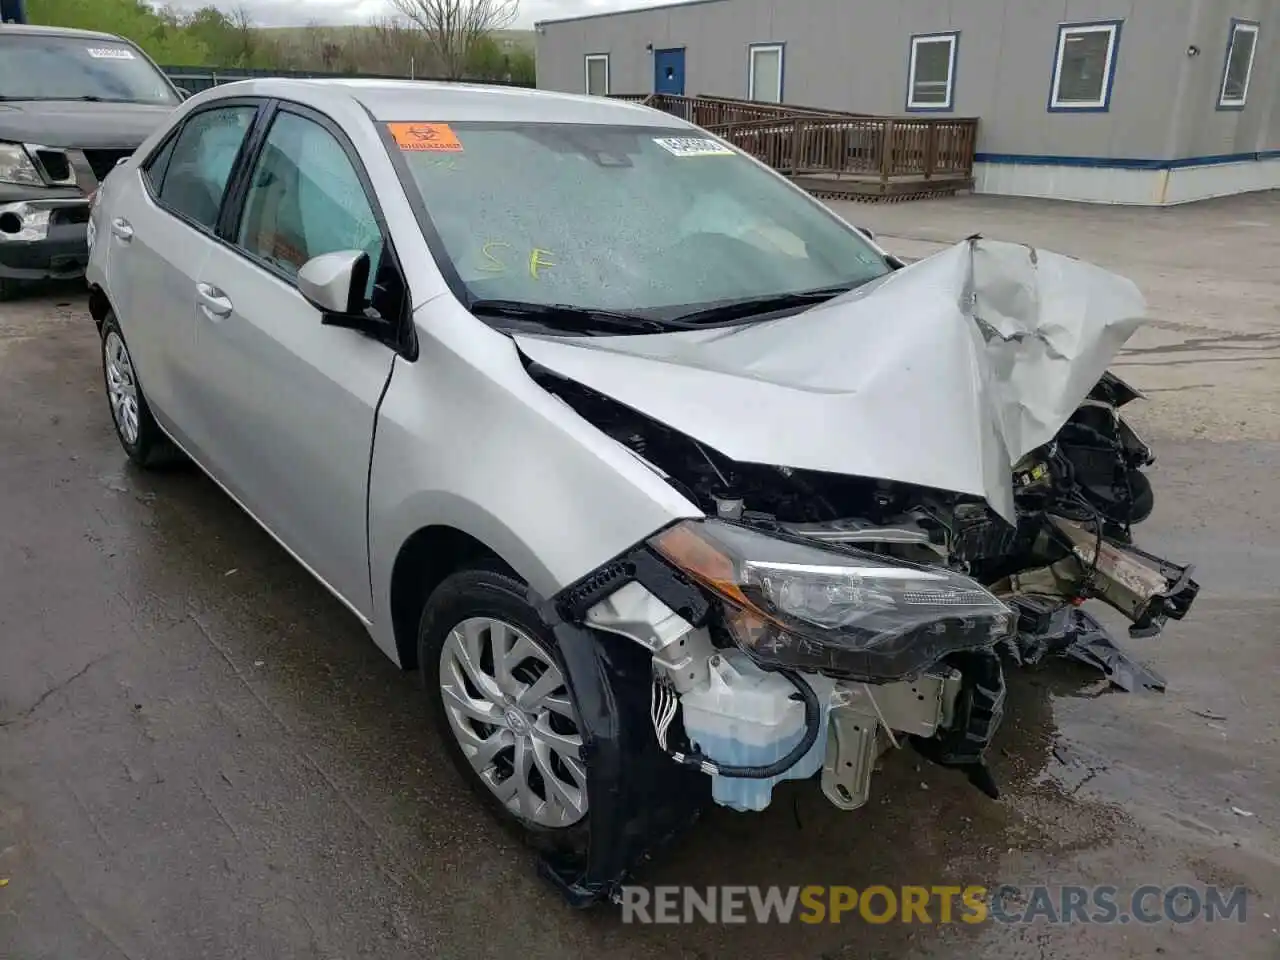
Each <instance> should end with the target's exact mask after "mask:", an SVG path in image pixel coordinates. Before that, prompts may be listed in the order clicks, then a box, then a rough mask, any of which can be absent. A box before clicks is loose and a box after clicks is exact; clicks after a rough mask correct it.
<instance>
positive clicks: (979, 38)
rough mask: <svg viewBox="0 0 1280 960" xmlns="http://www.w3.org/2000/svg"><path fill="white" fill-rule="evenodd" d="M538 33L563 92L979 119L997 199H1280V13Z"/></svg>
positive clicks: (1154, 10) (771, 9) (993, 16)
mask: <svg viewBox="0 0 1280 960" xmlns="http://www.w3.org/2000/svg"><path fill="white" fill-rule="evenodd" d="M536 30H537V57H538V85H539V86H541V87H546V88H549V89H554V90H564V91H576V92H590V93H596V94H604V93H646V92H654V91H657V92H664V93H682V94H687V95H696V94H706V95H715V96H727V97H740V98H744V99H755V100H770V101H782V102H789V103H795V104H801V105H804V106H811V107H826V108H835V109H840V110H850V111H856V112H861V113H874V114H902V113H911V112H916V111H920V112H929V113H935V114H936V113H943V114H946V113H950V114H954V115H955V116H973V117H979V118H980V119H981V127H980V130H979V140H978V157H977V160H978V163H977V165H976V168H975V177H976V182H977V189H978V190H979V191H980V192H987V193H1006V194H1014V195H1020V196H1045V197H1058V198H1063V199H1077V200H1093V201H1100V202H1113V203H1141V204H1168V203H1180V202H1185V201H1188V200H1196V199H1202V198H1205V197H1210V196H1221V195H1225V194H1231V193H1240V192H1245V191H1249V190H1262V189H1275V188H1280V0H688V2H684V3H674V4H670V5H666V6H657V7H650V8H646V9H639V10H630V11H625V12H621V13H613V14H599V15H594V16H584V17H576V18H571V19H565V20H551V21H544V22H542V23H539V24H537V28H536Z"/></svg>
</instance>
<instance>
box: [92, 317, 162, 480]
mask: <svg viewBox="0 0 1280 960" xmlns="http://www.w3.org/2000/svg"><path fill="white" fill-rule="evenodd" d="M102 377H103V382H104V384H105V386H106V390H107V401H108V403H109V404H110V405H111V422H112V425H113V426H114V427H115V431H116V439H117V440H119V441H120V446H122V447H123V448H124V452H125V453H126V454H128V456H129V459H130V460H132V461H133V462H134V463H136V464H137V465H138V466H139V467H142V468H144V469H149V468H152V467H156V466H160V465H161V464H164V463H168V462H170V461H172V460H173V459H174V455H175V452H176V450H175V448H174V446H173V444H172V443H171V442H170V441H169V438H168V437H166V436H165V435H164V431H162V430H161V429H160V426H159V424H157V423H156V420H155V417H153V416H152V415H151V408H150V407H149V406H148V405H147V398H146V396H145V395H144V394H143V392H142V385H141V384H140V383H139V382H138V377H137V374H136V372H135V370H134V366H133V357H132V355H131V354H130V353H129V347H128V345H127V344H126V343H125V339H124V334H123V333H121V332H120V324H119V322H118V321H117V320H116V315H115V313H114V312H113V311H108V312H107V315H106V317H105V318H104V319H103V321H102Z"/></svg>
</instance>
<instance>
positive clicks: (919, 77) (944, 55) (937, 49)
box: [907, 33, 960, 110]
mask: <svg viewBox="0 0 1280 960" xmlns="http://www.w3.org/2000/svg"><path fill="white" fill-rule="evenodd" d="M959 37H960V35H959V34H958V33H935V34H930V35H927V36H917V37H912V38H911V62H910V65H909V66H908V69H907V76H908V85H907V109H908V110H951V109H952V108H953V107H954V106H955V83H956V49H957V47H958V45H959Z"/></svg>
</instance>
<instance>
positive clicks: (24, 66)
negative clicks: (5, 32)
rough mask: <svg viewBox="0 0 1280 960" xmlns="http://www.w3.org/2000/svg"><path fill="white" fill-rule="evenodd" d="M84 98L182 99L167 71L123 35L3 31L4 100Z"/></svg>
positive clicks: (0, 84) (0, 82) (0, 92)
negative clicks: (119, 37)
mask: <svg viewBox="0 0 1280 960" xmlns="http://www.w3.org/2000/svg"><path fill="white" fill-rule="evenodd" d="M84 98H91V99H95V100H112V101H118V102H129V103H157V104H167V105H172V104H176V103H178V98H177V96H176V95H175V94H174V92H173V89H172V88H171V87H170V86H169V83H168V81H166V80H165V78H164V76H163V74H161V73H160V71H158V70H157V69H156V68H155V66H153V65H152V63H151V62H150V61H149V60H147V59H146V58H145V57H144V56H142V54H140V53H139V52H138V51H137V50H135V49H134V48H133V47H131V46H129V45H128V44H126V43H123V42H121V41H119V40H100V39H98V38H96V37H42V36H39V35H32V34H19V35H17V36H8V37H4V36H0V100H80V99H84Z"/></svg>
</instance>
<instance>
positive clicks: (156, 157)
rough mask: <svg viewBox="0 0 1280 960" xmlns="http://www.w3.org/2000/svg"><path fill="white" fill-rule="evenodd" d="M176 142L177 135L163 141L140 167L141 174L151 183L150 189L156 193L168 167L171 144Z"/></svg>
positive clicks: (171, 149)
mask: <svg viewBox="0 0 1280 960" xmlns="http://www.w3.org/2000/svg"><path fill="white" fill-rule="evenodd" d="M177 142H178V138H177V137H170V138H169V139H168V140H166V141H165V144H164V146H163V147H161V148H160V149H159V150H157V151H156V152H155V153H154V154H152V155H151V159H150V160H148V161H147V162H146V164H145V165H144V166H143V168H142V172H143V174H144V175H145V176H146V178H147V180H148V181H149V182H150V183H151V189H152V190H154V191H156V192H157V193H159V191H160V187H161V185H162V184H163V183H164V172H165V170H167V169H168V168H169V160H170V158H171V157H172V156H173V146H174V144H176V143H177Z"/></svg>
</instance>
